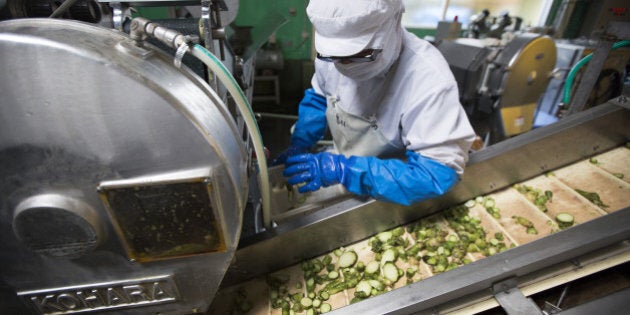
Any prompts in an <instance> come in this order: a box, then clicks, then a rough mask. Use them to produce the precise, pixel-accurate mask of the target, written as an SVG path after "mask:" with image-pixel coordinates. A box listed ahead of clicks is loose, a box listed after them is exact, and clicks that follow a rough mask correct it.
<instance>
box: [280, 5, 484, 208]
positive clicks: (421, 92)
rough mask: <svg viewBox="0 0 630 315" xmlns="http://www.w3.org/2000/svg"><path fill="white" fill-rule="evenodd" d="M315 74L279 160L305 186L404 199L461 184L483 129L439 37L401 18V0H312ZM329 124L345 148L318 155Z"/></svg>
mask: <svg viewBox="0 0 630 315" xmlns="http://www.w3.org/2000/svg"><path fill="white" fill-rule="evenodd" d="M306 11H307V14H308V17H309V18H310V20H311V22H312V24H313V26H314V28H315V48H316V50H317V58H316V60H315V74H314V75H313V78H312V80H311V85H312V88H310V89H308V90H306V92H305V95H304V98H303V99H302V101H301V102H300V104H299V106H298V120H297V122H296V124H295V128H294V132H293V134H292V135H291V144H290V146H289V147H288V148H287V149H286V150H285V151H284V152H282V153H281V154H280V155H279V156H278V157H277V158H276V159H275V160H274V161H272V165H279V164H283V163H285V166H286V168H285V170H284V173H283V174H284V176H286V177H288V178H289V179H288V182H289V183H290V184H292V185H296V184H300V185H301V186H300V187H299V189H298V190H299V191H300V192H301V193H305V192H309V191H315V190H318V189H320V188H321V187H327V186H331V185H335V184H339V183H340V184H342V185H343V186H344V187H345V188H346V190H348V191H350V192H352V193H354V194H357V195H361V196H371V197H373V198H375V199H377V200H382V201H389V202H394V203H398V204H403V205H411V204H413V203H416V202H419V201H422V200H425V199H428V198H433V197H436V196H439V195H441V194H444V193H445V192H446V191H448V190H449V189H450V188H451V187H452V186H453V185H455V184H456V183H457V182H458V181H459V177H460V176H461V175H462V174H463V171H464V165H465V163H466V161H467V159H468V150H469V148H470V146H471V144H472V142H473V140H474V138H475V134H474V131H473V129H472V127H471V126H470V123H469V122H468V119H467V117H466V114H465V112H464V110H463V108H462V106H461V105H460V103H459V96H458V89H457V83H456V82H455V79H454V77H453V75H452V73H451V71H450V69H449V67H448V64H447V63H446V61H445V60H444V58H443V57H442V56H441V55H440V53H439V52H438V50H436V49H435V48H434V47H433V46H432V45H431V44H430V43H428V42H426V41H424V40H421V39H419V38H417V37H416V36H415V35H413V34H411V33H409V32H407V31H406V30H405V29H404V28H403V27H402V24H401V19H402V14H403V12H404V6H403V4H402V2H401V0H343V1H340V0H311V1H310V2H309V5H308V7H307V9H306ZM326 127H328V128H329V129H330V132H331V134H332V137H333V143H334V149H335V152H338V153H339V154H337V153H331V152H319V153H311V150H312V149H313V148H314V146H315V145H316V143H317V142H318V141H319V140H320V139H322V137H323V135H324V133H325V131H326Z"/></svg>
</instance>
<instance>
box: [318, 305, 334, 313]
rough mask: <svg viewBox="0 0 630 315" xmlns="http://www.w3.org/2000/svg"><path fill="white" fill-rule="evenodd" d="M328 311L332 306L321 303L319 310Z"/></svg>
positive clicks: (321, 311)
mask: <svg viewBox="0 0 630 315" xmlns="http://www.w3.org/2000/svg"><path fill="white" fill-rule="evenodd" d="M330 311H332V307H331V306H330V304H328V303H322V306H320V307H319V312H320V313H322V314H323V313H328V312H330Z"/></svg>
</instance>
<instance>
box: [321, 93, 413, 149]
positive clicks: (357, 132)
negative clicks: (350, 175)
mask: <svg viewBox="0 0 630 315" xmlns="http://www.w3.org/2000/svg"><path fill="white" fill-rule="evenodd" d="M326 99H327V105H328V106H327V108H326V120H327V122H328V127H329V128H330V132H331V134H332V137H333V142H334V144H335V149H336V150H337V152H339V153H341V154H343V155H345V156H351V155H356V156H376V157H379V158H392V157H398V158H404V156H405V149H404V148H402V147H398V146H396V145H395V144H393V143H391V142H390V141H388V140H387V139H386V138H385V136H383V134H382V133H381V132H380V130H379V122H378V120H377V119H376V117H375V116H372V117H371V118H369V119H366V118H363V117H359V116H355V115H352V114H349V113H347V112H345V111H343V110H342V109H341V108H339V106H338V104H339V99H338V98H337V97H336V96H328V97H327V98H326Z"/></svg>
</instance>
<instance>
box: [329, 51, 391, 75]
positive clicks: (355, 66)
mask: <svg viewBox="0 0 630 315" xmlns="http://www.w3.org/2000/svg"><path fill="white" fill-rule="evenodd" d="M382 57H383V56H379V57H378V58H377V59H376V60H374V61H372V62H361V63H348V64H342V63H336V64H335V68H337V71H339V72H340V73H341V74H343V75H344V76H346V77H348V78H350V79H353V80H356V81H364V80H367V79H371V78H373V77H375V76H377V75H379V74H381V73H383V72H384V70H385V68H384V65H385V63H384V62H383V61H384V60H383V58H382Z"/></svg>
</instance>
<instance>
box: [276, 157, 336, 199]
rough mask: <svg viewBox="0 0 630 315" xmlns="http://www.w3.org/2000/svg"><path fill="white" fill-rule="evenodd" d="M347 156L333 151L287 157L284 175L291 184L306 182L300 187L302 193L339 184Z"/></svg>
mask: <svg viewBox="0 0 630 315" xmlns="http://www.w3.org/2000/svg"><path fill="white" fill-rule="evenodd" d="M345 161H346V159H345V157H344V156H342V155H338V154H331V153H326V152H322V153H316V154H300V155H294V156H291V157H289V158H288V159H287V162H286V169H285V170H284V173H283V175H284V176H285V177H290V178H289V181H288V182H289V184H291V185H296V184H300V183H306V185H304V186H302V187H300V188H298V191H299V192H300V193H305V192H309V191H315V190H318V189H320V188H321V187H328V186H331V185H335V184H339V183H340V182H341V181H342V179H343V174H344V168H345Z"/></svg>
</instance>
